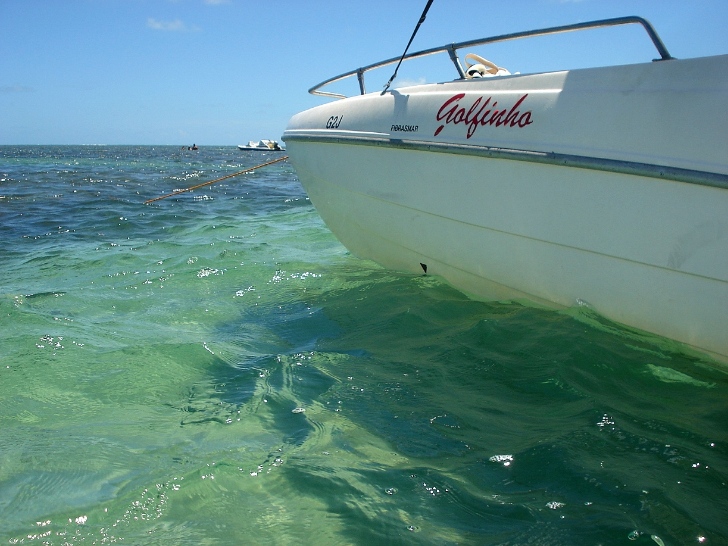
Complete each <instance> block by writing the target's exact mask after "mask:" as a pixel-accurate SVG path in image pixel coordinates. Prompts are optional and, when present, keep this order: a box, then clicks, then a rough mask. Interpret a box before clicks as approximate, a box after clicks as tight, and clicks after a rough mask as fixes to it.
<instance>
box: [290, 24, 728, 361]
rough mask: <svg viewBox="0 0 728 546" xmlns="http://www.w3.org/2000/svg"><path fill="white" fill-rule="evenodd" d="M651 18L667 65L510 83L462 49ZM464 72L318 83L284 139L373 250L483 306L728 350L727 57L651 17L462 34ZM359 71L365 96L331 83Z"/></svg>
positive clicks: (313, 186) (331, 217) (304, 179)
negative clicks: (558, 313)
mask: <svg viewBox="0 0 728 546" xmlns="http://www.w3.org/2000/svg"><path fill="white" fill-rule="evenodd" d="M627 23H637V24H641V25H642V26H643V27H644V28H645V29H646V30H647V33H648V35H649V36H650V37H651V38H652V40H653V42H654V43H655V46H656V48H657V50H658V53H659V54H660V59H658V61H657V62H647V63H641V64H634V65H626V66H608V67H597V68H586V69H581V70H571V71H557V72H548V73H546V72H545V73H535V74H512V75H510V74H509V73H508V72H507V71H505V70H504V69H501V68H500V67H499V66H497V65H495V64H493V63H491V62H489V61H486V60H485V59H482V58H481V57H478V56H477V55H475V54H469V55H467V56H466V59H473V60H474V61H475V62H476V64H474V65H470V63H468V66H467V67H463V66H462V65H461V64H460V60H459V58H458V57H457V54H456V52H457V50H458V49H460V48H471V47H474V46H481V45H484V44H488V43H492V42H503V41H510V40H513V39H516V38H523V37H528V36H541V35H546V34H555V33H561V32H566V31H571V30H581V29H587V28H599V27H604V26H613V25H621V24H627ZM435 52H444V53H448V54H449V55H450V57H451V59H452V60H453V63H454V65H455V69H456V77H455V79H454V80H452V81H443V82H441V83H431V84H424V85H415V86H411V87H403V88H399V89H390V90H385V92H382V91H376V92H373V93H366V91H365V89H364V73H365V72H367V71H369V70H370V69H372V68H376V67H380V66H385V65H388V64H393V63H395V62H397V61H398V60H399V59H398V58H394V59H389V60H386V61H382V62H380V63H377V64H374V65H370V66H367V67H365V68H358V69H356V70H352V71H351V72H347V73H345V74H342V75H341V76H337V77H334V78H331V79H330V80H327V81H326V82H323V83H322V84H320V85H318V86H316V87H314V88H313V89H311V92H312V93H314V94H319V95H325V96H329V97H334V98H343V100H337V101H333V102H330V103H327V104H323V105H320V106H317V107H315V108H312V109H310V110H307V111H305V112H302V113H300V114H297V115H295V116H294V117H293V118H292V119H291V121H290V122H289V124H288V128H287V129H286V131H285V133H284V135H283V140H284V141H285V142H286V147H287V149H288V153H289V154H290V160H291V162H292V164H293V166H294V167H295V169H296V171H297V173H298V177H299V179H300V181H301V183H302V184H303V187H304V188H305V189H306V191H307V192H308V195H309V197H310V198H311V202H312V203H313V204H314V205H315V206H316V208H317V209H318V211H319V213H320V214H321V216H322V217H323V219H324V221H325V222H326V224H327V225H328V226H329V228H331V230H332V231H333V232H334V233H335V234H336V235H337V236H338V238H339V239H340V240H341V241H342V242H343V243H344V244H345V245H346V246H347V247H348V248H349V250H351V251H352V252H353V253H355V254H357V255H358V256H360V257H363V258H369V259H372V260H375V261H377V262H379V263H380V264H382V265H384V266H386V267H389V268H392V269H396V270H400V271H408V272H411V273H416V274H417V273H418V274H422V273H427V274H428V275H429V274H434V275H438V276H441V277H443V278H445V279H447V280H448V281H449V282H450V283H451V284H452V285H453V286H455V287H456V288H459V289H461V290H462V291H464V292H466V293H468V294H471V295H474V296H476V297H477V298H479V299H508V298H513V299H523V300H530V301H535V302H538V303H547V304H552V305H556V306H563V307H570V306H574V305H582V304H587V305H589V306H590V307H591V308H593V309H594V310H595V311H597V312H598V313H600V314H602V315H603V316H605V317H607V318H609V319H612V320H615V321H617V322H620V323H622V324H626V325H628V326H632V327H635V328H639V329H641V330H646V331H648V332H653V333H656V334H659V335H662V336H665V337H668V338H671V339H674V340H678V341H680V342H683V343H686V344H688V345H692V346H693V347H697V348H699V349H701V350H703V351H707V352H710V353H713V354H717V355H719V356H720V357H722V359H728V216H726V213H727V212H728V154H727V153H726V151H727V150H728V123H727V122H726V121H727V119H728V118H727V117H726V106H725V105H726V99H727V98H728V55H722V56H714V57H705V58H699V59H685V60H675V59H673V58H672V57H671V56H670V54H669V53H668V52H667V49H666V48H665V46H664V44H663V43H662V42H661V41H660V39H659V38H658V37H657V33H656V32H655V31H654V29H653V28H652V27H651V26H650V24H649V23H648V22H647V21H645V20H644V19H641V18H639V17H625V18H620V19H613V20H606V21H595V22H592V23H581V24H576V25H569V26H565V27H556V28H550V29H540V30H535V31H528V32H522V33H516V34H511V35H505V36H498V37H494V38H484V39H481V40H474V41H469V42H461V43H456V44H448V45H446V46H443V47H440V48H434V49H430V50H425V51H422V52H419V53H413V54H409V55H407V56H406V59H409V58H416V57H423V56H427V55H430V54H432V53H435ZM350 76H351V77H353V76H357V78H358V80H359V82H360V88H361V95H360V96H354V97H349V98H345V97H343V95H337V94H335V93H331V92H328V91H320V90H319V89H320V88H321V87H323V86H325V85H327V84H328V83H332V82H337V81H339V80H341V79H344V78H346V77H350Z"/></svg>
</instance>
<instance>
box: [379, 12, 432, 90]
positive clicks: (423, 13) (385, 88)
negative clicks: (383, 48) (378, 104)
mask: <svg viewBox="0 0 728 546" xmlns="http://www.w3.org/2000/svg"><path fill="white" fill-rule="evenodd" d="M432 2H433V0H427V5H426V6H425V9H424V11H423V12H422V15H421V16H420V20H419V21H418V22H417V26H416V27H415V31H414V32H413V33H412V36H411V37H410V39H409V42H408V43H407V47H405V48H404V53H402V57H401V58H400V59H399V62H398V63H397V67H396V68H395V69H394V74H392V77H391V78H389V81H388V82H387V85H385V86H384V90H383V91H382V95H384V93H386V92H387V89H389V86H390V85H392V82H393V81H394V78H396V77H397V71H398V70H399V65H401V64H402V61H404V57H405V55H407V50H408V49H409V47H410V45H412V40H414V39H415V34H417V31H418V30H420V25H421V24H422V23H424V22H425V17H427V12H428V11H429V9H430V6H431V5H432Z"/></svg>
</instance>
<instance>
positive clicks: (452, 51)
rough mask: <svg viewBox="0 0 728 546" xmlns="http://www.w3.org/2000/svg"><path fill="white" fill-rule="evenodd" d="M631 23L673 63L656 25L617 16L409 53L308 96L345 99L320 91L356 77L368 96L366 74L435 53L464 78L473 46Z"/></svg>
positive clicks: (347, 74)
mask: <svg viewBox="0 0 728 546" xmlns="http://www.w3.org/2000/svg"><path fill="white" fill-rule="evenodd" d="M629 24H638V25H642V27H643V28H644V29H645V31H646V32H647V34H648V36H649V37H650V39H651V40H652V43H653V44H654V46H655V48H656V49H657V52H658V53H659V54H660V58H659V59H655V60H659V61H666V60H670V59H672V58H673V57H672V56H671V55H670V53H669V52H668V51H667V48H666V47H665V44H663V43H662V40H661V39H660V37H659V36H658V35H657V32H656V31H655V29H654V28H653V26H652V25H651V24H650V23H649V21H647V20H646V19H643V18H642V17H637V16H629V17H617V18H614V19H601V20H599V21H589V22H585V23H576V24H573V25H563V26H557V27H549V28H542V29H538V30H529V31H525V32H515V33H512V34H502V35H500V36H493V37H490V38H480V39H477V40H468V41H465V42H458V43H452V44H447V45H444V46H440V47H433V48H431V49H423V50H422V51H417V52H415V53H409V54H407V55H405V56H404V57H401V56H400V57H393V58H391V59H387V60H386V61H380V62H378V63H374V64H370V65H367V66H364V67H361V68H357V69H356V70H350V71H349V72H344V73H343V74H339V75H338V76H334V77H333V78H329V79H328V80H325V81H323V82H321V83H319V84H318V85H314V86H313V87H312V88H311V89H309V90H308V92H309V93H311V94H312V95H319V96H322V97H333V98H337V99H345V98H346V95H342V94H339V93H332V92H330V91H321V90H320V89H321V88H322V87H326V86H328V85H330V84H332V83H335V82H338V81H341V80H344V79H347V78H350V77H352V76H356V77H357V80H358V81H359V90H360V92H361V94H362V95H364V94H366V87H365V85H364V74H365V73H366V72H369V71H370V70H374V69H377V68H381V67H383V66H387V65H390V64H394V63H397V62H399V61H400V59H402V60H410V59H416V58H420V57H426V56H428V55H434V54H436V53H443V52H447V53H448V55H449V56H450V60H451V61H452V62H453V64H454V65H455V69H456V70H457V72H458V75H459V77H460V78H461V79H462V78H465V71H464V70H463V66H462V64H460V59H459V57H458V54H457V52H458V50H460V49H464V48H466V47H474V46H481V45H485V44H492V43H496V42H506V41H508V40H517V39H520V38H532V37H535V36H545V35H549V34H561V33H564V32H573V31H576V30H587V29H594V28H603V27H612V26H617V25H629Z"/></svg>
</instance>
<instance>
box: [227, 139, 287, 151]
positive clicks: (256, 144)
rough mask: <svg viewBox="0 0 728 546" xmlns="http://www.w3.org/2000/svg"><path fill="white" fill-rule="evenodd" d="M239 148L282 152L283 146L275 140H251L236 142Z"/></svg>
mask: <svg viewBox="0 0 728 546" xmlns="http://www.w3.org/2000/svg"><path fill="white" fill-rule="evenodd" d="M238 149H239V150H246V151H248V150H253V151H259V152H271V151H273V152H282V151H284V148H282V147H281V145H280V144H278V142H277V141H275V140H267V139H263V140H257V141H256V140H251V141H249V142H248V143H247V144H238Z"/></svg>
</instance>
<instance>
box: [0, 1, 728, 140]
mask: <svg viewBox="0 0 728 546" xmlns="http://www.w3.org/2000/svg"><path fill="white" fill-rule="evenodd" d="M425 3H426V2H425V0H269V1H251V0H63V1H61V0H0V59H1V60H0V144H176V145H190V144H192V143H196V144H198V145H235V144H241V143H245V142H247V141H248V140H258V139H261V138H273V139H278V138H279V137H280V135H281V134H282V132H283V130H284V129H285V126H286V123H287V121H288V119H289V118H290V117H291V115H293V114H295V113H296V112H298V111H300V110H303V109H305V108H309V107H312V106H315V105H317V104H320V103H321V102H323V101H324V99H321V98H318V97H314V96H311V95H309V94H308V93H307V90H308V88H309V87H311V86H312V85H314V84H316V83H318V82H319V81H321V80H324V79H326V78H328V77H331V76H334V75H336V74H339V73H341V72H345V71H347V70H350V69H354V68H356V67H358V66H363V65H367V64H371V63H373V62H376V61H378V60H381V59H384V58H390V57H395V56H398V55H399V54H401V52H402V50H403V49H404V46H405V45H406V43H407V40H408V39H409V37H410V34H411V32H412V30H413V28H414V26H415V24H416V22H417V20H418V18H419V16H420V14H421V12H422V9H423V7H424V5H425ZM624 15H640V16H642V17H645V18H646V19H648V20H649V21H650V22H651V23H652V24H653V25H654V26H655V27H656V29H657V31H658V33H659V34H660V36H661V37H662V39H663V41H664V42H665V44H666V45H667V47H668V49H669V50H670V53H672V55H673V56H675V57H679V58H688V57H699V56H705V55H717V54H725V53H728V32H726V29H727V28H728V1H727V0H480V1H476V0H435V2H434V4H433V6H432V8H431V9H430V12H429V14H428V17H427V20H426V21H425V23H424V24H423V25H422V27H421V28H420V31H419V33H418V35H417V37H416V38H415V41H414V43H413V45H412V47H411V49H410V51H416V50H418V49H425V48H429V47H434V46H439V45H443V44H447V43H450V42H456V41H464V40H471V39H476V38H481V37H485V36H491V35H497V34H505V33H510V32H517V31H522V30H529V29H533V28H538V27H544V26H553V25H562V24H570V23H575V22H581V21H586V20H591V19H601V18H608V17H619V16H624ZM528 42H531V43H530V44H523V43H520V42H509V43H508V44H507V45H499V46H491V47H489V48H487V49H483V50H478V53H480V54H481V55H483V56H486V57H490V58H491V59H492V60H493V61H495V62H496V63H497V64H499V65H502V66H505V67H506V68H508V69H509V70H511V71H512V72H516V71H520V72H528V71H537V70H550V69H559V68H575V67H581V66H589V65H591V64H595V63H596V64H609V63H613V62H616V63H624V62H640V61H647V60H650V59H652V58H654V57H655V56H656V54H655V53H654V50H652V49H651V47H650V46H649V42H648V41H647V40H646V38H644V36H643V34H642V33H641V31H640V30H639V29H637V27H635V28H634V29H630V28H625V29H621V28H620V29H613V30H611V31H604V30H600V31H597V32H595V33H592V35H590V36H587V35H586V34H585V33H577V34H572V35H568V36H560V37H558V38H555V39H548V40H547V39H541V38H539V39H535V40H529V41H528ZM464 53H465V52H463V54H464ZM438 61H439V62H440V63H441V65H442V67H443V68H446V69H448V70H449V65H447V64H446V63H447V60H446V57H443V58H442V59H441V60H439V59H438ZM427 62H428V63H430V62H434V60H433V61H431V60H428V61H427ZM428 67H429V65H427V66H425V65H422V66H417V65H415V66H414V67H413V68H412V70H413V72H412V73H403V72H401V74H402V77H401V78H398V81H399V83H400V84H401V83H403V82H405V81H421V78H422V77H423V75H424V74H420V73H418V72H417V70H420V69H421V70H425V69H426V68H428ZM391 70H392V69H391V68H388V69H387V70H386V72H387V73H386V74H382V76H381V78H380V79H381V81H377V80H376V79H374V80H372V81H373V82H374V84H372V83H369V84H368V89H369V90H377V89H381V84H382V83H383V81H386V79H387V78H388V77H389V76H390V73H389V72H391ZM447 74H448V77H452V76H453V75H454V74H451V73H450V72H447Z"/></svg>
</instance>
